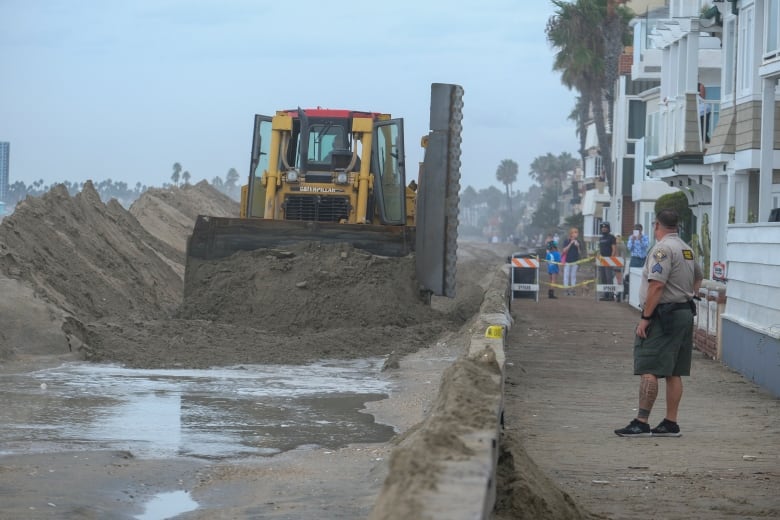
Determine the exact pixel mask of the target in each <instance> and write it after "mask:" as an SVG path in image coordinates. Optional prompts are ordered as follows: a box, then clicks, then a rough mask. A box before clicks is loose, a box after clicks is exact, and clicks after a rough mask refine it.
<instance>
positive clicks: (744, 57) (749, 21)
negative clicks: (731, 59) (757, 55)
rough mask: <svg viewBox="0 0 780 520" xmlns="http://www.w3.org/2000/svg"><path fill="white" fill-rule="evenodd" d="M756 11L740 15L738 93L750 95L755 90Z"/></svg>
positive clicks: (748, 10) (746, 9)
mask: <svg viewBox="0 0 780 520" xmlns="http://www.w3.org/2000/svg"><path fill="white" fill-rule="evenodd" d="M754 13H755V9H754V8H753V7H752V6H751V7H747V8H744V9H742V10H741V12H740V13H739V63H738V69H739V76H738V83H737V91H738V92H739V94H740V95H743V96H744V95H748V94H750V92H751V91H752V90H753V73H754V71H753V31H754V29H755V23H754V16H753V15H754Z"/></svg>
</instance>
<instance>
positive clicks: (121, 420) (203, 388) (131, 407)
mask: <svg viewBox="0 0 780 520" xmlns="http://www.w3.org/2000/svg"><path fill="white" fill-rule="evenodd" d="M383 361H384V360H383V359H382V358H372V359H364V360H358V361H344V362H327V363H317V364H313V365H306V366H265V365H258V366H242V367H235V368H220V369H214V370H138V369H124V368H121V367H117V366H108V365H90V364H81V363H74V364H67V365H63V366H61V367H57V368H54V369H48V370H42V371H39V372H34V373H26V374H12V375H2V376H0V402H3V403H4V405H3V407H2V408H0V424H1V425H2V427H0V454H8V453H20V452H26V453H29V452H31V451H39V452H45V451H52V450H58V449H78V448H85V449H94V448H110V449H123V450H129V451H131V452H133V453H134V454H135V455H136V456H149V457H172V456H194V457H203V458H226V457H236V456H245V455H273V454H275V453H279V452H281V451H285V450H289V449H293V448H295V447H298V446H304V445H319V446H323V447H331V448H336V447H339V446H344V445H346V444H349V443H356V442H384V441H386V440H388V439H389V438H390V437H391V436H392V435H393V433H394V431H393V429H392V428H391V427H389V426H387V425H382V424H377V423H375V422H374V419H373V417H372V416H371V415H369V414H366V413H361V412H360V410H361V409H362V408H363V406H364V404H365V403H366V402H368V401H375V400H379V399H383V398H384V397H386V394H387V393H388V391H389V387H390V384H389V383H388V382H387V381H383V380H382V379H380V378H379V371H380V369H381V365H382V363H383Z"/></svg>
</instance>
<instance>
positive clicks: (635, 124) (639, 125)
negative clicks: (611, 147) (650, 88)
mask: <svg viewBox="0 0 780 520" xmlns="http://www.w3.org/2000/svg"><path fill="white" fill-rule="evenodd" d="M645 106H646V105H645V102H644V101H639V100H635V99H632V100H630V101H629V102H628V138H629V139H641V138H643V137H644V136H645V135H644V134H645Z"/></svg>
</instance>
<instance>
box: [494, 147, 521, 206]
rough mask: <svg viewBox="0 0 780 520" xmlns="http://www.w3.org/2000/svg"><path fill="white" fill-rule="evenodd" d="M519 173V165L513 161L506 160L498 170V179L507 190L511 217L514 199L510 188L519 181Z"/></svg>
mask: <svg viewBox="0 0 780 520" xmlns="http://www.w3.org/2000/svg"><path fill="white" fill-rule="evenodd" d="M517 171H518V168H517V163H516V162H515V161H513V160H512V159H504V160H503V161H501V164H499V165H498V168H497V169H496V179H497V180H498V182H500V183H502V184H503V185H504V187H505V188H506V200H507V207H508V208H509V214H510V215H511V214H512V197H511V192H510V190H509V186H511V185H512V184H514V183H515V181H516V180H517Z"/></svg>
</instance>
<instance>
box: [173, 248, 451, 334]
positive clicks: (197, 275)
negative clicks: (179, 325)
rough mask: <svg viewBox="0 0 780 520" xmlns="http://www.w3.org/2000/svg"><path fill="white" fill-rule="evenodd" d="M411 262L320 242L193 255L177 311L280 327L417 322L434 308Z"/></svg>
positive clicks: (283, 329) (429, 316) (267, 327)
mask: <svg viewBox="0 0 780 520" xmlns="http://www.w3.org/2000/svg"><path fill="white" fill-rule="evenodd" d="M414 265H415V261H414V257H413V256H411V255H410V256H407V257H403V258H387V257H380V256H375V255H372V254H370V253H367V252H366V251H363V250H360V249H354V248H352V247H351V246H349V245H347V244H326V243H319V242H303V243H300V244H298V245H296V246H295V247H292V248H287V249H284V250H272V249H263V250H257V251H251V252H240V253H236V254H235V255H233V256H232V257H230V258H227V259H223V260H220V261H213V262H204V261H199V262H197V263H196V262H194V261H193V262H191V264H190V266H189V269H191V270H192V273H191V274H192V276H190V282H188V283H189V284H190V285H189V286H188V287H187V291H188V292H187V294H186V297H185V303H184V305H183V307H182V310H181V313H180V316H181V317H184V318H190V319H210V320H215V321H219V322H222V323H242V324H252V325H253V326H255V327H259V328H262V329H264V330H270V331H280V332H294V331H298V330H312V331H319V330H326V329H333V328H342V327H377V326H398V327H404V326H408V325H416V324H420V323H425V322H427V321H430V320H433V319H436V318H437V313H435V312H434V311H432V310H431V307H430V306H428V305H426V304H424V303H423V302H422V300H420V298H419V291H418V290H417V283H416V280H415V277H414ZM193 281H197V284H195V283H192V282H193Z"/></svg>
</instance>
